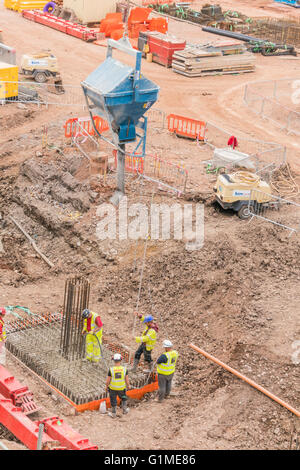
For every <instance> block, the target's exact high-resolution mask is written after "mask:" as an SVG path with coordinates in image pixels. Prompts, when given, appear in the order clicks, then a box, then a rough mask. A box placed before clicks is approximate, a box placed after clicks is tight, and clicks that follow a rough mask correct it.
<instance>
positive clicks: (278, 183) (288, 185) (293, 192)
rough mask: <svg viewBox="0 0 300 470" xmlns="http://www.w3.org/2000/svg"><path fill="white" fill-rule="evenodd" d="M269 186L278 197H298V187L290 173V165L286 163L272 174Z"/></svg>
mask: <svg viewBox="0 0 300 470" xmlns="http://www.w3.org/2000/svg"><path fill="white" fill-rule="evenodd" d="M270 186H271V187H272V188H273V189H274V190H275V191H276V192H277V193H278V194H279V195H280V196H285V197H288V198H289V199H292V198H295V197H296V196H298V195H299V192H300V190H299V186H298V184H297V183H296V181H295V179H294V177H293V176H292V173H291V168H290V165H289V164H288V163H287V164H285V165H284V166H282V167H281V168H278V169H277V170H276V171H275V172H273V174H272V177H271V180H270Z"/></svg>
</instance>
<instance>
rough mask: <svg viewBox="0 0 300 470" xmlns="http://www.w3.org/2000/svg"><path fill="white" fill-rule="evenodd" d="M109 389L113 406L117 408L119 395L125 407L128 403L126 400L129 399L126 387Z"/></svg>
mask: <svg viewBox="0 0 300 470" xmlns="http://www.w3.org/2000/svg"><path fill="white" fill-rule="evenodd" d="M108 390H109V398H110V406H111V407H112V408H115V407H116V406H117V403H118V402H117V397H119V398H120V400H121V401H122V406H123V407H124V406H125V405H126V401H127V396H126V388H124V390H111V389H110V388H109V389H108Z"/></svg>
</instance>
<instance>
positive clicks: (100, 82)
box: [81, 38, 159, 143]
mask: <svg viewBox="0 0 300 470" xmlns="http://www.w3.org/2000/svg"><path fill="white" fill-rule="evenodd" d="M113 49H118V50H119V51H122V52H125V53H127V54H129V55H131V56H133V57H135V67H131V66H129V65H126V64H123V63H122V62H120V61H119V60H117V59H115V58H114V57H113ZM141 57H142V54H141V52H140V51H136V50H135V49H133V48H132V47H131V45H130V43H129V41H128V39H127V38H122V39H121V40H120V41H114V40H112V39H110V40H108V49H107V56H106V59H105V61H104V62H103V63H102V64H101V65H100V66H99V67H98V68H97V69H96V70H94V71H93V72H92V73H91V74H90V75H89V76H88V77H87V78H86V80H84V82H82V84H81V85H82V88H83V91H84V94H85V96H86V99H87V101H88V105H89V110H90V112H91V113H92V114H97V115H100V116H101V117H103V118H105V119H108V122H109V123H110V125H111V129H112V131H113V132H115V133H117V134H118V138H119V142H120V143H121V142H123V143H126V142H132V141H135V140H136V137H137V135H136V126H138V127H142V128H143V125H141V123H139V121H140V119H141V118H142V117H143V115H144V114H145V113H146V111H147V110H148V109H149V108H150V107H151V106H152V105H153V104H154V103H155V102H156V100H157V96H158V91H159V87H158V86H157V85H156V84H154V83H153V82H152V81H151V80H148V79H147V78H146V77H144V76H143V75H142V74H141Z"/></svg>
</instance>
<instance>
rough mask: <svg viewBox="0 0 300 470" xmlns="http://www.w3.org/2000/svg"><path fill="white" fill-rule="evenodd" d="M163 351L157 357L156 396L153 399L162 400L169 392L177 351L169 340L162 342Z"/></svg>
mask: <svg viewBox="0 0 300 470" xmlns="http://www.w3.org/2000/svg"><path fill="white" fill-rule="evenodd" d="M163 347H164V349H165V352H164V353H163V354H162V355H161V356H160V357H159V358H158V359H157V361H156V363H157V377H158V387H159V390H158V397H157V398H156V400H155V401H158V402H162V401H163V400H164V399H165V398H168V397H169V395H170V392H171V387H172V380H173V377H174V372H175V368H176V362H177V359H178V352H177V351H175V349H174V348H173V344H172V342H171V341H170V340H168V339H165V340H164V342H163Z"/></svg>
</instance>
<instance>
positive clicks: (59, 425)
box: [37, 416, 98, 450]
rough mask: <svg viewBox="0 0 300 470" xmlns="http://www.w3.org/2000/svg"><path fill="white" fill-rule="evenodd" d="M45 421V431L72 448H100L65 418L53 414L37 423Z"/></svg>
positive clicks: (68, 447)
mask: <svg viewBox="0 0 300 470" xmlns="http://www.w3.org/2000/svg"><path fill="white" fill-rule="evenodd" d="M40 423H44V425H45V432H46V433H47V434H48V436H50V437H51V438H52V439H54V440H57V441H59V442H60V443H61V444H62V445H63V446H65V447H66V448H67V449H70V450H98V446H95V445H93V444H92V443H91V442H90V441H89V440H88V439H85V438H83V437H82V436H81V435H80V434H79V433H78V432H77V431H74V429H72V428H71V426H69V425H68V424H67V423H65V422H64V420H63V419H61V418H59V417H57V416H53V417H51V418H46V419H43V420H42V421H38V422H37V424H40Z"/></svg>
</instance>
